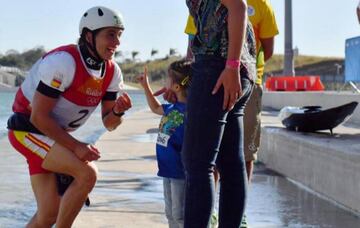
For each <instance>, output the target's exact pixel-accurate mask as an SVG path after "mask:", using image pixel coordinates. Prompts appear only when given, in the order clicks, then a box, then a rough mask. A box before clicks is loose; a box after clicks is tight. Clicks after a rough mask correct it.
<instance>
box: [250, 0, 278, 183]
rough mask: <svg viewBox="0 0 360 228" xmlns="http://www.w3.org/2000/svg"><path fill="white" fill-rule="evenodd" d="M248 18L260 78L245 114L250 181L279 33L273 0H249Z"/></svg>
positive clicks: (258, 144)
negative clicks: (265, 89)
mask: <svg viewBox="0 0 360 228" xmlns="http://www.w3.org/2000/svg"><path fill="white" fill-rule="evenodd" d="M247 5H248V17H249V19H250V22H251V24H252V26H253V29H254V32H255V39H256V49H257V59H256V68H257V78H256V80H255V86H254V89H253V92H252V94H251V96H250V99H249V101H248V103H247V104H246V107H245V115H244V132H245V133H244V152H245V161H246V170H247V175H248V180H249V182H250V180H251V176H252V172H253V164H254V161H255V160H256V159H257V152H258V150H259V146H260V130H261V97H262V79H263V75H264V67H265V62H266V61H267V60H268V59H269V58H270V57H271V56H272V55H273V51H274V37H275V36H276V35H277V34H278V33H279V31H278V27H277V24H276V20H275V15H274V11H273V9H272V7H271V5H270V2H269V0H247Z"/></svg>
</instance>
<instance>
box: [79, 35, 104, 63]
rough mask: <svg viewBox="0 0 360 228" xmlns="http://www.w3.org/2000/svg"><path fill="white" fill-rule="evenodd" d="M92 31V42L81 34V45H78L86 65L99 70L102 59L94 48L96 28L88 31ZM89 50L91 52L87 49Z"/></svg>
mask: <svg viewBox="0 0 360 228" xmlns="http://www.w3.org/2000/svg"><path fill="white" fill-rule="evenodd" d="M89 32H91V33H92V44H91V43H90V42H88V41H87V39H86V37H85V35H83V36H81V38H80V39H82V40H83V42H82V45H80V51H81V54H82V56H83V58H84V60H85V63H86V66H87V67H89V68H90V69H93V70H100V69H101V66H102V64H103V63H104V60H103V59H102V58H101V57H100V55H99V53H98V52H97V50H96V42H95V38H96V33H97V32H98V31H97V30H94V31H89ZM89 49H90V50H91V52H90V51H89Z"/></svg>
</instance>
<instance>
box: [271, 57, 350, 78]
mask: <svg viewBox="0 0 360 228" xmlns="http://www.w3.org/2000/svg"><path fill="white" fill-rule="evenodd" d="M283 61H284V56H283V55H278V54H276V55H274V56H273V57H272V58H271V59H270V60H269V61H268V62H267V63H266V67H265V73H272V74H275V75H276V74H279V73H280V72H282V70H283ZM335 63H337V64H340V65H342V66H343V65H344V59H343V58H338V57H320V56H306V55H300V56H296V57H295V60H294V64H295V70H296V72H297V73H299V74H300V72H303V71H311V72H312V73H311V74H318V75H324V74H331V73H333V72H332V71H331V70H330V72H329V69H331V68H333V69H335V70H336V67H335V66H334V64H335ZM342 70H344V67H342ZM335 72H336V71H335ZM301 74H302V73H301ZM335 74H336V73H335Z"/></svg>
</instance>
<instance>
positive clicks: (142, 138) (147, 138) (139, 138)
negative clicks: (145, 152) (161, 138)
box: [131, 133, 157, 143]
mask: <svg viewBox="0 0 360 228" xmlns="http://www.w3.org/2000/svg"><path fill="white" fill-rule="evenodd" d="M156 139H157V133H150V134H138V135H132V136H131V140H132V141H135V142H140V143H142V142H144V143H145V142H150V143H156Z"/></svg>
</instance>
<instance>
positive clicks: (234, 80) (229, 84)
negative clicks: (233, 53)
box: [212, 68, 242, 111]
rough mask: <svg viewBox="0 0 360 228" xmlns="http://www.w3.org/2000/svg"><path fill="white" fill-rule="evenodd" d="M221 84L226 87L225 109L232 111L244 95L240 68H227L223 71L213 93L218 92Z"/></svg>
mask: <svg viewBox="0 0 360 228" xmlns="http://www.w3.org/2000/svg"><path fill="white" fill-rule="evenodd" d="M221 86H223V87H224V102H223V110H227V111H230V110H231V109H233V108H234V105H235V103H236V101H237V100H238V99H239V98H240V97H241V95H242V90H241V81H240V73H239V69H232V68H225V69H224V70H223V71H222V72H221V75H220V77H219V79H218V80H217V82H216V85H215V87H214V89H213V91H212V94H215V93H217V92H218V90H219V89H220V87H221Z"/></svg>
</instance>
